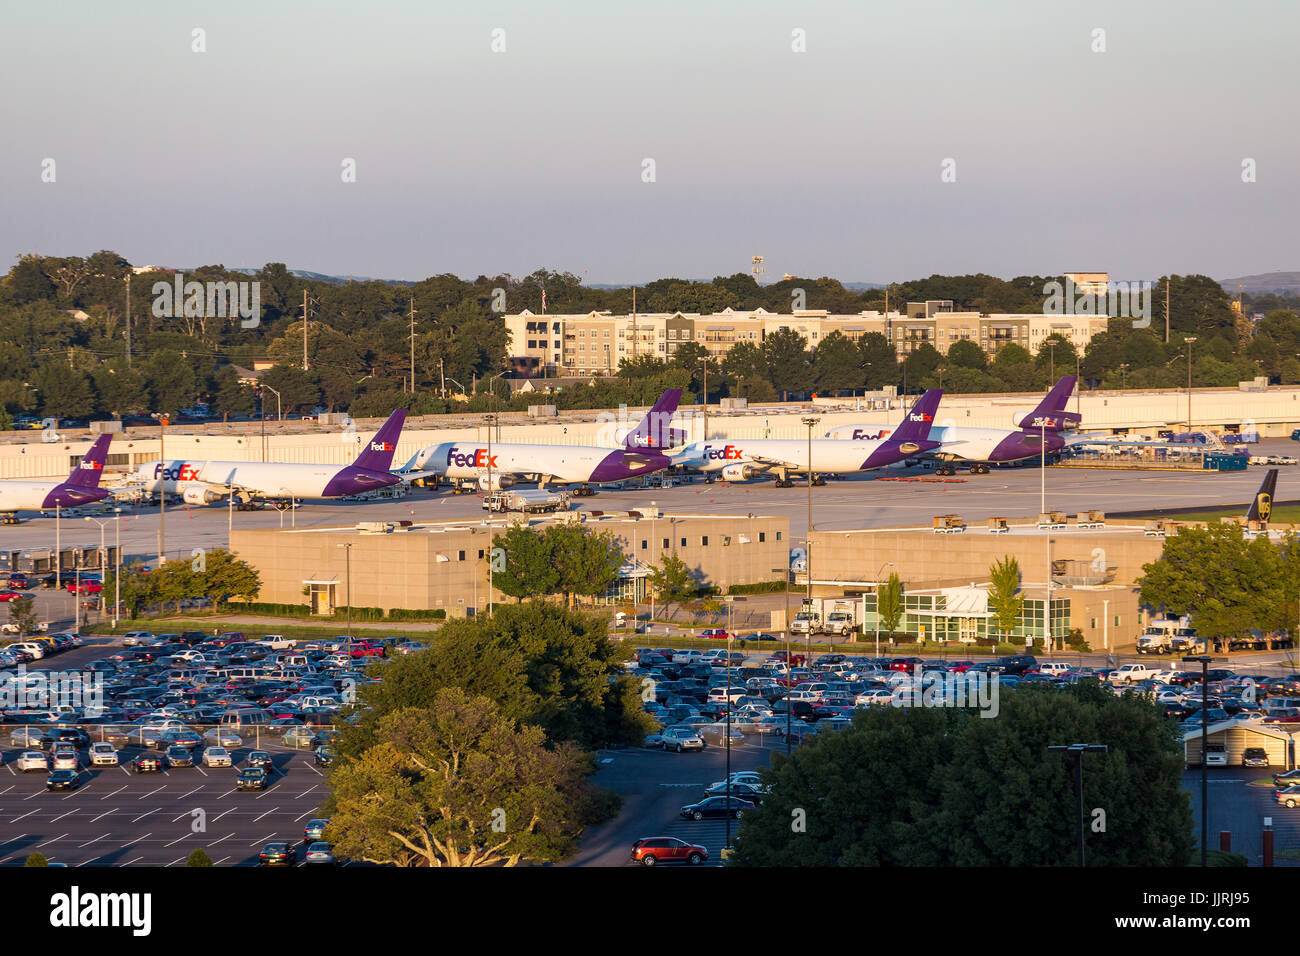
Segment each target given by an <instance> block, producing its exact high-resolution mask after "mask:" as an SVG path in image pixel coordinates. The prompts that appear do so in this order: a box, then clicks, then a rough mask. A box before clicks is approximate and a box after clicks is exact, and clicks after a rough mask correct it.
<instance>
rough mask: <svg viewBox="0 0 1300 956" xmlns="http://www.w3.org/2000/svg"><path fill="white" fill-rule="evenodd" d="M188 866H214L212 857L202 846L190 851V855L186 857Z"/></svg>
mask: <svg viewBox="0 0 1300 956" xmlns="http://www.w3.org/2000/svg"><path fill="white" fill-rule="evenodd" d="M185 865H186V866H212V865H213V864H212V857H210V856H208V855H207V853H205V852H204V851H203V849H202V848H198V849H194V850H191V851H190V855H189V856H187V857H186V858H185Z"/></svg>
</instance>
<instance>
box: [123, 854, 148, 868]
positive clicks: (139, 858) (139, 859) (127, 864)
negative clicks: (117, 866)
mask: <svg viewBox="0 0 1300 956" xmlns="http://www.w3.org/2000/svg"><path fill="white" fill-rule="evenodd" d="M143 859H144V857H142V856H137V857H136V858H135V859H134V860H127V861H126V862H125V863H123V864H121V865H122V866H130V865H131V864H132V863H139V862H140V861H141V860H143Z"/></svg>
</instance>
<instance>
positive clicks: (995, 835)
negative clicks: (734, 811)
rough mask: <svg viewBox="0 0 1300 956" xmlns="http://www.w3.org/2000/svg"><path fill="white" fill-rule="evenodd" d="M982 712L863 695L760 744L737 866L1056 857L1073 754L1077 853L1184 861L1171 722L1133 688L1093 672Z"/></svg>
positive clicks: (1071, 829) (1059, 858)
mask: <svg viewBox="0 0 1300 956" xmlns="http://www.w3.org/2000/svg"><path fill="white" fill-rule="evenodd" d="M997 707H998V712H997V719H996V720H985V719H982V717H981V715H980V713H979V712H978V711H976V710H971V709H958V708H948V707H944V708H893V707H882V708H870V709H867V710H863V711H860V712H859V713H858V714H857V715H856V716H855V718H854V723H853V726H852V727H850V728H849V729H847V730H845V731H843V732H841V733H838V734H818V735H816V739H815V740H813V741H811V742H809V743H806V744H804V745H803V746H802V747H800V748H799V749H798V750H796V751H795V752H794V753H793V754H792V755H791V757H790V758H788V759H787V758H785V757H784V756H783V755H781V754H780V753H777V754H775V755H774V756H773V767H772V769H771V770H768V771H764V772H763V774H764V777H765V782H766V783H768V784H769V785H770V790H769V791H768V793H767V795H766V797H765V798H764V800H763V802H762V804H761V805H760V806H759V807H758V808H757V809H756V810H752V811H750V812H748V813H746V814H745V816H744V818H743V819H742V821H741V824H740V831H739V834H738V835H737V838H736V852H735V855H734V857H733V858H732V860H731V863H732V864H733V865H739V866H1061V865H1070V864H1071V863H1073V862H1074V852H1075V841H1076V839H1077V826H1076V810H1075V795H1074V792H1073V787H1072V781H1073V766H1072V764H1071V763H1070V762H1069V761H1068V760H1067V759H1065V758H1063V757H1060V756H1057V755H1054V754H1051V753H1049V752H1048V750H1047V748H1048V747H1049V746H1051V745H1053V744H1057V743H1060V742H1061V741H1065V740H1069V741H1076V740H1088V741H1095V742H1098V743H1104V744H1106V745H1107V747H1108V748H1109V749H1108V751H1107V752H1106V753H1104V754H1095V755H1089V757H1088V760H1089V764H1088V767H1087V772H1086V773H1085V774H1084V794H1083V800H1084V806H1085V807H1097V808H1100V809H1101V810H1102V811H1103V812H1104V813H1105V829H1104V830H1101V831H1099V832H1089V833H1088V835H1087V841H1088V846H1087V849H1088V862H1089V865H1091V866H1185V865H1187V863H1188V862H1189V860H1190V857H1191V851H1192V816H1191V808H1190V803H1189V800H1188V796H1187V794H1186V793H1185V792H1184V791H1183V790H1182V787H1181V775H1182V769H1183V756H1182V750H1181V741H1180V737H1179V734H1178V728H1177V725H1176V724H1175V723H1174V722H1173V721H1172V720H1169V719H1167V718H1165V717H1163V716H1162V715H1161V714H1160V712H1159V711H1158V710H1157V709H1156V707H1155V706H1153V705H1152V704H1151V703H1150V702H1149V701H1147V700H1145V699H1143V698H1141V697H1138V696H1137V695H1128V696H1124V697H1118V698H1117V697H1114V696H1113V695H1111V694H1109V693H1107V692H1106V691H1105V690H1103V689H1102V688H1101V687H1099V686H1098V685H1097V684H1096V683H1095V682H1085V683H1082V684H1079V685H1075V686H1074V687H1071V688H1069V689H1066V690H1055V689H1052V688H1046V687H1028V688H1023V689H1019V690H1014V691H1003V692H1002V693H1000V694H999V696H998V698H997Z"/></svg>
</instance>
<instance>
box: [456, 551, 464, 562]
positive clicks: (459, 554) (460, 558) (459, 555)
mask: <svg viewBox="0 0 1300 956" xmlns="http://www.w3.org/2000/svg"><path fill="white" fill-rule="evenodd" d="M456 555H457V557H456V560H457V561H464V560H465V552H464V551H457V552H456Z"/></svg>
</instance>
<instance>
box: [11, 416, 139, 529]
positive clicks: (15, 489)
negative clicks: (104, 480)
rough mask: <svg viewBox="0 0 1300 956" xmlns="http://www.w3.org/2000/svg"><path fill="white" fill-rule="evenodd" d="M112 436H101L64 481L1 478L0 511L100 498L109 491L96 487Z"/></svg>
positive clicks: (44, 508) (69, 505)
mask: <svg viewBox="0 0 1300 956" xmlns="http://www.w3.org/2000/svg"><path fill="white" fill-rule="evenodd" d="M112 440H113V436H112V435H100V436H99V437H98V438H96V439H95V443H94V444H93V445H91V446H90V450H89V451H87V452H86V455H85V457H84V458H82V459H81V461H80V462H78V463H77V466H76V467H75V468H73V469H72V473H71V474H70V475H68V477H67V479H66V480H65V481H0V513H3V514H13V513H14V512H15V511H49V510H52V509H54V508H56V507H57V508H72V507H74V506H76V505H88V504H91V503H92V502H95V501H103V500H104V499H105V498H107V497H108V495H109V492H107V491H105V490H104V489H103V488H100V487H99V479H100V477H101V476H102V475H103V474H104V460H105V459H106V458H107V457H108V445H109V442H111V441H112Z"/></svg>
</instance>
